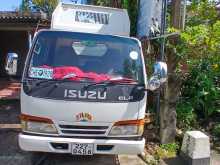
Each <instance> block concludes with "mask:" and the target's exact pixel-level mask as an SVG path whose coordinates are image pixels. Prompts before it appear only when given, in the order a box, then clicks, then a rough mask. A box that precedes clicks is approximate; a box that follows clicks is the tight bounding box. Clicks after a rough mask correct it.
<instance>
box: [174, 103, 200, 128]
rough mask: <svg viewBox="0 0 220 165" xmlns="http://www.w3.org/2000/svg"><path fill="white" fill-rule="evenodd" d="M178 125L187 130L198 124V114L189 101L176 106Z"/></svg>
mask: <svg viewBox="0 0 220 165" xmlns="http://www.w3.org/2000/svg"><path fill="white" fill-rule="evenodd" d="M176 112H177V126H178V128H182V129H183V130H184V131H185V130H191V129H192V128H193V127H195V126H196V114H195V113H194V109H193V107H192V105H191V104H190V103H188V102H185V101H183V102H180V103H179V104H178V105H177V108H176Z"/></svg>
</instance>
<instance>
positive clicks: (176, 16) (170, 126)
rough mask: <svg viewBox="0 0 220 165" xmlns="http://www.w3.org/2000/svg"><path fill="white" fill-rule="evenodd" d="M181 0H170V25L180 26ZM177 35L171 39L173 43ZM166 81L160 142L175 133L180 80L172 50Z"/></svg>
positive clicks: (161, 110) (176, 61) (162, 103)
mask: <svg viewBox="0 0 220 165" xmlns="http://www.w3.org/2000/svg"><path fill="white" fill-rule="evenodd" d="M180 12H181V0H172V12H171V13H172V14H171V15H172V16H171V26H172V27H175V28H178V29H180V28H181V24H180V22H181V13H180ZM177 41H178V37H174V38H172V39H171V43H173V44H175V43H176V42H177ZM166 54H167V65H168V82H167V83H166V84H165V85H164V91H163V92H164V93H163V97H162V99H161V107H160V140H161V143H162V144H166V143H172V142H174V141H175V135H176V102H177V100H178V94H179V91H180V81H179V79H178V77H177V75H176V74H175V70H176V67H177V64H178V58H177V56H176V54H175V53H174V51H173V50H169V51H167V53H166Z"/></svg>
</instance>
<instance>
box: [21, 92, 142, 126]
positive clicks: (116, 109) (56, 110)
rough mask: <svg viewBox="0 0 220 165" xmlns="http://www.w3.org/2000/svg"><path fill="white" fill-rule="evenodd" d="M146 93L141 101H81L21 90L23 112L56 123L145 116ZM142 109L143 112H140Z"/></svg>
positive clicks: (130, 118) (104, 121)
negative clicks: (52, 97)
mask: <svg viewBox="0 0 220 165" xmlns="http://www.w3.org/2000/svg"><path fill="white" fill-rule="evenodd" d="M145 104H146V94H145V97H144V98H143V99H142V100H141V101H137V102H126V103H113V102H80V101H64V100H53V99H43V98H36V97H32V96H28V95H26V94H25V93H24V92H23V89H22V90H21V112H22V113H23V114H27V115H33V116H38V117H46V118H49V119H51V120H53V122H54V123H62V122H63V123H75V122H97V123H99V122H101V123H113V122H117V121H122V120H136V119H138V118H140V117H142V118H143V115H144V110H145ZM140 111H141V113H140Z"/></svg>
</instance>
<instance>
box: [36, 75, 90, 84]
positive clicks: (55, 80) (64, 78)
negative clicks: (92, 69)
mask: <svg viewBox="0 0 220 165" xmlns="http://www.w3.org/2000/svg"><path fill="white" fill-rule="evenodd" d="M70 78H79V79H93V78H90V77H87V76H78V75H76V74H74V73H70V74H67V75H65V76H63V77H62V78H61V79H47V80H41V81H40V82H37V83H36V86H39V85H41V84H44V83H47V82H55V83H58V84H61V83H64V82H72V81H76V80H69V79H70ZM66 80H68V81H66Z"/></svg>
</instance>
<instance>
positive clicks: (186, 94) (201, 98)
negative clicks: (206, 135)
mask: <svg viewBox="0 0 220 165" xmlns="http://www.w3.org/2000/svg"><path fill="white" fill-rule="evenodd" d="M218 66H219V64H213V63H212V60H211V59H201V60H199V61H198V63H196V64H194V65H193V66H192V69H191V71H190V73H189V75H188V76H187V78H186V80H185V81H184V83H183V87H182V97H183V100H184V102H185V107H184V108H182V109H181V108H180V109H179V110H178V111H177V112H178V113H177V115H178V116H179V117H180V118H182V120H184V119H183V116H184V115H186V119H185V120H186V121H187V123H186V124H190V123H192V122H193V117H194V115H193V114H194V113H195V114H196V116H198V117H199V118H203V119H205V120H207V119H208V118H209V117H210V116H211V115H213V114H215V113H217V112H218V111H219V109H220V107H219V104H218V102H219V101H220V86H219V80H220V79H219V78H220V74H219V71H220V70H219V68H218ZM180 105H182V104H180ZM180 105H179V106H180ZM180 107H181V106H180ZM181 110H185V112H187V113H183V112H180V111H181Z"/></svg>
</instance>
